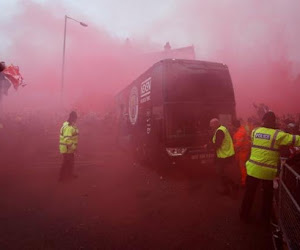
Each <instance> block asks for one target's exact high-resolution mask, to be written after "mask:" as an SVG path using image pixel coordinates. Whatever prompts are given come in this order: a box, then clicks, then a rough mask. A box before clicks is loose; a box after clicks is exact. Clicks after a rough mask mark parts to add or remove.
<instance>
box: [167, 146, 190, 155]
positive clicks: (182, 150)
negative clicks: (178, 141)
mask: <svg viewBox="0 0 300 250" xmlns="http://www.w3.org/2000/svg"><path fill="white" fill-rule="evenodd" d="M166 150H167V153H168V155H169V156H181V155H184V153H185V152H186V150H187V148H166Z"/></svg>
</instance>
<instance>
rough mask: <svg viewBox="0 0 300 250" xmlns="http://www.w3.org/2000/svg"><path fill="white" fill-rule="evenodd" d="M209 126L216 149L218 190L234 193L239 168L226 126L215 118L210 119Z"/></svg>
mask: <svg viewBox="0 0 300 250" xmlns="http://www.w3.org/2000/svg"><path fill="white" fill-rule="evenodd" d="M210 127H211V128H212V130H213V131H214V136H213V139H212V142H213V146H214V148H215V150H216V160H215V165H216V172H217V175H218V177H219V179H220V189H219V190H218V192H219V193H220V194H222V195H227V194H230V193H232V194H233V193H236V192H237V190H238V184H237V183H238V179H239V177H238V175H239V170H238V169H237V167H236V164H235V160H234V154H235V153H234V146H233V142H232V138H231V135H230V133H229V131H228V130H227V128H226V127H224V126H222V125H221V123H220V121H219V120H218V119H216V118H214V119H212V120H211V121H210Z"/></svg>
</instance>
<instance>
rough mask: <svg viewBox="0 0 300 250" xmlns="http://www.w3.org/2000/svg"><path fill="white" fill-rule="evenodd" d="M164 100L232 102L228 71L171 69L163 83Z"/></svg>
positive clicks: (232, 96)
mask: <svg viewBox="0 0 300 250" xmlns="http://www.w3.org/2000/svg"><path fill="white" fill-rule="evenodd" d="M165 101H167V102H180V101H189V102H193V101H201V102H204V103H215V102H220V101H233V102H234V93H233V87H232V84H231V79H230V76H229V72H228V71H226V70H220V71H216V70H201V69H189V68H184V69H183V70H182V69H181V70H180V69H179V70H172V71H171V72H170V73H169V75H168V78H167V81H166V85H165Z"/></svg>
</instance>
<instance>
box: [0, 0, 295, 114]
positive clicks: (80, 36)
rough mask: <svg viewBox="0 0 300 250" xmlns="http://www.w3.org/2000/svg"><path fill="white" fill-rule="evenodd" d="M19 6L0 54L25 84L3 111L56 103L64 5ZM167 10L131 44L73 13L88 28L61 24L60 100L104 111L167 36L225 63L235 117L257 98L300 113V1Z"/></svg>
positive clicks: (4, 28)
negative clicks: (146, 55)
mask: <svg viewBox="0 0 300 250" xmlns="http://www.w3.org/2000/svg"><path fill="white" fill-rule="evenodd" d="M94 3H96V1H89V4H91V5H92V4H94ZM19 4H20V5H22V8H21V11H19V12H18V14H16V15H15V16H14V18H12V19H10V20H8V21H7V22H5V21H4V22H2V23H1V24H0V27H1V36H5V37H8V38H9V40H10V41H11V43H10V44H9V45H8V46H6V47H5V48H6V50H5V51H1V60H4V61H6V62H7V63H14V64H16V65H19V66H20V68H21V72H22V74H23V76H24V78H25V80H26V81H27V83H28V86H26V87H25V88H21V89H20V90H19V91H18V93H14V90H13V89H11V90H10V91H9V96H8V97H7V98H5V108H6V109H8V108H11V109H20V108H22V109H26V108H28V109H30V108H33V107H34V108H36V107H38V108H39V109H40V108H41V109H43V108H50V107H56V108H57V107H59V102H58V100H59V91H60V74H61V61H62V39H63V22H64V19H63V18H64V15H65V14H69V13H68V10H67V9H65V8H64V7H62V6H60V5H55V4H53V3H52V4H51V3H50V2H49V3H47V2H46V3H44V4H38V3H34V2H27V3H24V2H23V3H19ZM117 7H118V6H116V8H117ZM157 8H159V6H157ZM170 8H171V9H172V11H169V12H168V13H166V15H165V16H164V17H162V18H159V19H156V20H153V22H151V25H148V26H147V27H145V28H143V29H141V30H139V31H135V32H134V35H135V37H129V38H130V41H131V42H130V43H126V42H125V38H120V37H116V35H112V34H110V32H109V31H107V30H106V29H105V28H104V26H100V25H99V24H96V23H95V22H94V21H93V20H91V19H90V18H89V16H88V14H87V13H85V15H80V14H79V12H78V13H76V12H74V13H72V17H74V18H77V19H79V20H82V21H84V22H86V23H88V24H89V26H88V27H87V28H84V27H81V26H80V25H78V24H77V23H75V22H72V21H71V20H70V21H68V30H67V49H66V68H65V94H66V95H65V100H66V103H68V104H69V105H70V106H72V107H76V108H78V109H82V110H93V111H100V112H104V111H105V110H106V109H107V108H108V106H109V105H110V103H111V98H112V97H113V96H114V94H115V93H116V92H117V91H118V90H120V89H121V88H122V87H124V86H126V85H127V84H129V83H130V81H132V80H133V79H134V78H136V77H137V76H138V75H139V74H140V73H142V71H143V70H145V69H146V68H147V67H149V66H150V65H151V64H152V63H154V62H149V60H146V59H145V60H144V57H143V54H144V53H147V52H151V51H157V50H161V48H162V47H163V45H164V43H165V42H167V41H169V42H170V43H171V45H172V47H173V48H176V47H180V46H188V45H191V44H193V45H194V46H195V49H196V55H197V59H199V60H209V61H219V62H224V63H226V64H228V66H229V68H230V71H231V75H232V79H233V84H234V87H235V93H236V100H237V111H238V114H239V115H241V116H245V114H250V113H251V112H253V108H252V103H253V102H256V103H260V102H264V103H265V104H267V105H268V106H270V107H271V109H273V110H274V111H275V112H279V113H287V112H289V113H297V112H299V108H298V106H299V104H300V98H299V91H300V77H299V73H300V47H299V44H300V35H299V29H298V27H297V26H298V24H299V23H300V16H299V15H298V13H299V10H300V2H298V1H296V0H294V1H293V0H289V1H279V0H275V1H273V2H272V3H270V1H266V0H261V1H252V0H247V1H237V0H231V1H230V0H228V1H221V0H218V1H217V0H210V1H208V0H206V1H196V0H188V1H174V6H170ZM111 14H112V15H114V13H111ZM74 15H75V16H74ZM128 18H130V16H129V17H128ZM116 19H117V17H116ZM138 21H139V20H136V22H138ZM116 22H122V20H116ZM158 44H160V45H159V46H158ZM1 49H2V48H1Z"/></svg>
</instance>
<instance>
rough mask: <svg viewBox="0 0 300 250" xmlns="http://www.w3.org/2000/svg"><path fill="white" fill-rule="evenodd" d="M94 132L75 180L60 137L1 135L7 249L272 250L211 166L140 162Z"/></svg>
mask: <svg viewBox="0 0 300 250" xmlns="http://www.w3.org/2000/svg"><path fill="white" fill-rule="evenodd" d="M91 131H92V130H91V129H87V128H86V129H85V128H81V134H80V141H79V143H80V147H79V153H78V155H77V157H76V167H75V171H76V173H77V174H78V176H79V177H78V178H77V179H74V180H72V181H70V182H68V183H59V182H58V173H59V168H60V161H61V159H60V155H59V154H58V149H57V144H58V138H57V137H58V135H57V133H56V132H52V133H50V132H49V133H48V134H42V133H37V132H36V131H34V130H33V132H31V133H30V134H29V135H26V136H23V137H22V140H21V139H20V138H19V137H14V136H13V137H11V136H12V134H10V137H9V140H8V137H7V136H6V137H4V139H3V138H2V139H3V140H4V141H5V142H6V144H9V145H8V146H7V147H3V142H4V141H3V140H2V143H1V145H2V147H1V151H0V156H1V159H2V160H1V162H2V163H1V167H0V197H1V198H0V200H1V202H0V249H272V241H271V235H270V233H269V232H268V231H267V230H265V229H264V228H263V227H262V226H261V225H260V224H259V221H258V220H257V219H255V216H254V219H253V222H252V223H251V224H249V225H245V224H243V223H241V222H240V221H239V218H238V210H239V206H240V202H241V196H242V194H240V196H239V197H238V199H232V198H230V197H227V196H220V195H219V194H217V192H216V188H215V187H216V181H217V180H216V177H215V175H214V172H213V171H212V169H209V168H208V167H206V168H202V169H201V167H200V166H199V167H195V168H194V169H192V170H189V171H185V170H183V169H182V167H172V168H167V169H157V168H153V167H150V166H141V165H139V164H135V163H134V161H133V159H132V158H131V157H130V155H128V154H126V153H125V152H121V151H119V150H118V149H117V148H116V147H115V145H114V144H113V140H111V139H110V137H109V132H107V133H98V134H97V135H93V136H90V133H91ZM93 131H94V130H93Z"/></svg>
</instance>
